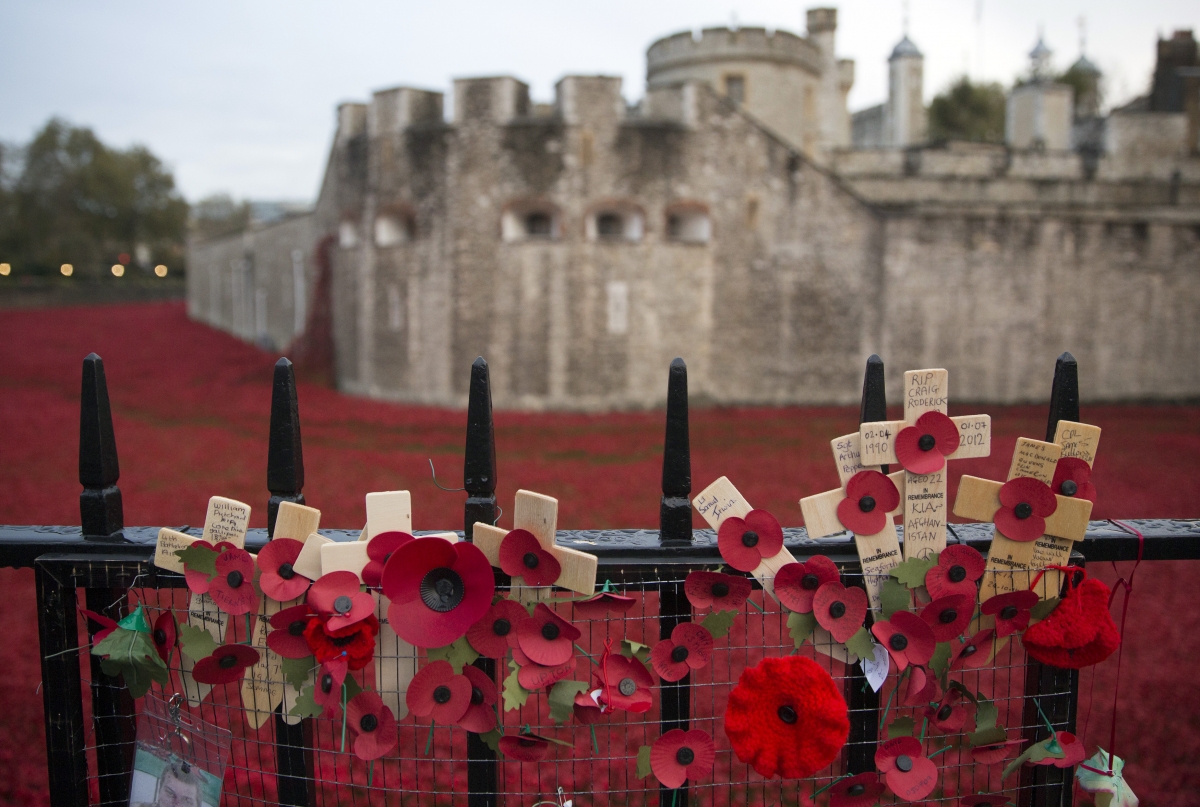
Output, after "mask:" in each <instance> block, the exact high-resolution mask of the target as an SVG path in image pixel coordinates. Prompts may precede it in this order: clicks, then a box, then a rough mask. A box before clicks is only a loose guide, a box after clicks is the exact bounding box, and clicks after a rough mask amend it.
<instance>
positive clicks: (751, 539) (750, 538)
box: [742, 530, 758, 546]
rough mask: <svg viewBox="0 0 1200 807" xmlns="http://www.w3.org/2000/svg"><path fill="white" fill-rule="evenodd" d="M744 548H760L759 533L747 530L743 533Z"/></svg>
mask: <svg viewBox="0 0 1200 807" xmlns="http://www.w3.org/2000/svg"><path fill="white" fill-rule="evenodd" d="M742 546H758V533H757V532H755V531H754V530H746V531H745V532H743V533H742Z"/></svg>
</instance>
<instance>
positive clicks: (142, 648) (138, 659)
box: [92, 628, 166, 668]
mask: <svg viewBox="0 0 1200 807" xmlns="http://www.w3.org/2000/svg"><path fill="white" fill-rule="evenodd" d="M92 655H96V656H105V657H107V658H108V659H109V661H112V662H115V663H117V664H120V665H122V666H124V665H127V664H134V665H136V664H151V663H153V662H151V661H150V660H149V657H150V656H153V657H154V659H155V660H156V661H157V662H158V663H159V665H161V666H163V667H164V668H165V667H166V665H165V664H164V663H163V660H162V659H161V658H159V656H158V651H157V650H155V649H154V643H153V641H151V639H150V635H149V634H147V633H142V632H140V631H136V630H126V629H125V628H116V629H115V630H113V632H112V633H110V634H108V635H107V636H105V637H104V640H103V641H101V642H97V643H96V644H94V645H92Z"/></svg>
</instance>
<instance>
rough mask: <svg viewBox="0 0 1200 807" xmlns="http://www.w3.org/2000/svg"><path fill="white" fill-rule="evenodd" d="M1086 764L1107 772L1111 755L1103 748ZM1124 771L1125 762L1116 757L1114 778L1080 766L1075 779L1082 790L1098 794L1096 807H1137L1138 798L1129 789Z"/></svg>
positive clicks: (1113, 760)
mask: <svg viewBox="0 0 1200 807" xmlns="http://www.w3.org/2000/svg"><path fill="white" fill-rule="evenodd" d="M1085 764H1086V765H1087V766H1088V767H1089V768H1095V769H1096V770H1098V771H1107V770H1108V764H1109V753H1108V752H1107V751H1105V750H1104V749H1103V748H1101V749H1099V750H1098V751H1097V752H1096V755H1095V756H1093V757H1092V758H1091V759H1089V760H1088V761H1087V762H1086V763H1085ZM1124 769H1125V760H1123V759H1121V758H1120V757H1117V756H1114V757H1112V773H1113V775H1112V776H1105V775H1104V774H1102V773H1095V772H1093V771H1089V770H1087V768H1084V767H1083V766H1080V767H1079V768H1077V769H1076V770H1075V778H1076V779H1078V780H1079V786H1080V787H1081V788H1083V789H1084V790H1086V791H1087V792H1089V793H1095V794H1096V807H1137V803H1138V798H1137V796H1135V795H1133V791H1132V790H1130V789H1129V785H1128V783H1126V781H1125V774H1124V773H1123V771H1124Z"/></svg>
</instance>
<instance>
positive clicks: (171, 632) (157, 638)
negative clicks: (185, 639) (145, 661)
mask: <svg viewBox="0 0 1200 807" xmlns="http://www.w3.org/2000/svg"><path fill="white" fill-rule="evenodd" d="M150 638H151V639H153V640H154V649H155V650H157V651H158V657H159V658H161V659H162V660H163V661H166V660H167V659H168V658H169V657H170V655H171V651H172V650H174V649H175V643H176V641H178V639H179V627H178V625H176V624H175V615H174V614H172V613H171V612H170V611H163V612H162V613H161V614H159V615H158V619H156V620H154V627H153V629H151V631H150Z"/></svg>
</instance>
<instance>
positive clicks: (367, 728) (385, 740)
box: [346, 689, 398, 760]
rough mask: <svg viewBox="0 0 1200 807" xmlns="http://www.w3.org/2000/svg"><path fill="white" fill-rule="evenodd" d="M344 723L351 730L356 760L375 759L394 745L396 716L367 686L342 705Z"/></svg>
mask: <svg viewBox="0 0 1200 807" xmlns="http://www.w3.org/2000/svg"><path fill="white" fill-rule="evenodd" d="M346 725H347V726H349V727H350V730H351V731H353V732H354V756H356V757H358V758H359V759H363V760H371V759H379V758H380V757H381V756H383V755H384V754H386V753H387V752H388V751H391V750H392V749H393V748H395V747H396V740H397V739H398V738H397V734H396V718H395V717H394V716H393V715H392V710H391V709H389V708H388V707H387V706H386V705H385V704H384V702H383V699H382V698H380V697H379V695H378V694H376V693H374V692H372V691H371V690H369V689H367V690H363V691H362V692H360V693H358V694H357V695H355V696H354V697H353V698H351V699H350V702H349V703H347V704H346Z"/></svg>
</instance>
